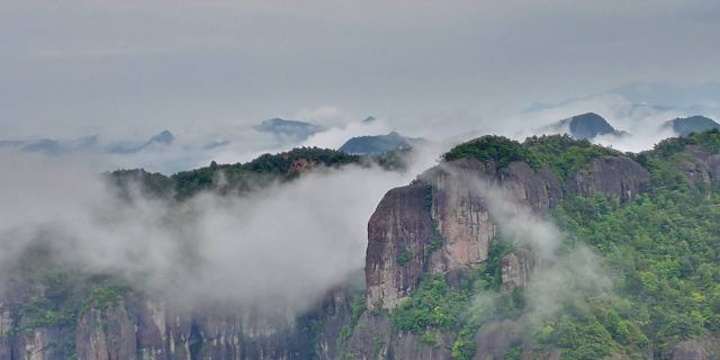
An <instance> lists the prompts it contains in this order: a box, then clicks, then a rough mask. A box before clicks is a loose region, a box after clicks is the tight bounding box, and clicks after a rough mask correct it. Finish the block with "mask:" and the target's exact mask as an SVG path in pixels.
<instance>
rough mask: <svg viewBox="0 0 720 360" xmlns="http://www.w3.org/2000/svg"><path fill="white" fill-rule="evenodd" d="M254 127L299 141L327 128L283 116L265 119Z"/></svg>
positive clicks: (260, 130)
mask: <svg viewBox="0 0 720 360" xmlns="http://www.w3.org/2000/svg"><path fill="white" fill-rule="evenodd" d="M253 129H255V130H256V131H259V132H262V133H268V134H273V135H276V136H279V137H283V138H286V139H289V140H292V141H298V142H299V141H305V140H307V139H308V138H310V137H311V136H313V135H315V134H317V133H319V132H321V131H323V130H325V128H323V127H322V126H320V125H316V124H311V123H308V122H305V121H300V120H286V119H281V118H274V119H270V120H265V121H263V122H262V123H261V124H260V125H255V126H253Z"/></svg>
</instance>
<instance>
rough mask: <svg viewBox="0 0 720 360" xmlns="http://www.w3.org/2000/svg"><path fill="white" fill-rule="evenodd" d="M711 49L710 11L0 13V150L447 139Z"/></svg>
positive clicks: (291, 5)
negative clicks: (309, 129) (314, 124)
mask: <svg viewBox="0 0 720 360" xmlns="http://www.w3.org/2000/svg"><path fill="white" fill-rule="evenodd" d="M719 33H720V4H718V2H717V1H714V0H685V1H667V0H659V1H652V2H648V1H632V0H631V1H627V0H622V1H620V0H608V1H592V2H589V1H569V0H546V1H536V0H534V1H530V0H518V1H480V0H475V1H466V0H453V1H426V0H413V1H410V0H367V1H348V0H305V1H299V0H298V1H278V0H266V1H255V0H248V1H225V0H172V1H170V0H152V1H139V0H122V1H120V0H95V1H88V0H64V1H52V0H23V1H15V0H12V1H11V0H0V43H2V44H3V46H2V47H1V48H0V134H2V136H0V138H2V139H10V138H23V137H32V136H36V137H37V136H53V137H73V136H80V135H87V134H99V133H102V134H104V135H105V136H112V135H113V134H122V135H123V136H127V135H133V134H134V135H138V136H147V135H150V134H153V133H157V132H159V131H161V130H163V129H171V130H173V131H174V132H182V131H185V132H188V133H193V132H195V131H198V129H206V128H221V127H223V126H225V127H227V126H235V125H243V126H249V125H252V124H256V123H258V122H260V121H262V120H265V119H269V118H273V117H289V118H297V117H300V116H304V117H306V118H308V119H307V120H315V119H313V117H316V116H317V117H321V115H322V114H326V113H327V111H326V110H327V109H335V110H334V111H335V112H336V113H342V114H344V116H346V117H349V118H353V119H355V120H360V119H362V118H365V117H366V116H368V115H375V116H378V117H381V118H384V119H387V120H388V121H389V123H391V124H392V127H394V128H397V129H400V130H405V131H406V132H407V133H409V135H422V134H416V133H421V132H422V131H420V130H418V129H420V128H422V129H426V131H425V132H429V133H436V132H438V131H440V132H443V133H444V135H451V133H453V132H455V133H458V132H461V131H465V130H469V129H472V128H476V127H480V126H479V125H478V124H483V123H485V124H488V123H493V122H494V121H498V119H501V118H503V117H504V116H508V115H509V114H514V113H516V112H518V111H520V110H521V109H523V108H525V107H527V106H529V105H530V104H532V103H536V102H540V103H555V102H559V101H562V100H565V99H569V98H575V97H584V96H589V95H592V94H597V93H602V92H605V91H609V90H611V89H615V88H617V87H620V86H622V85H624V84H628V83H661V84H672V85H674V86H699V85H702V84H705V83H713V82H718V81H720V66H718V65H720V47H718V46H717V34H719ZM318 114H319V115H318ZM118 136H120V135H118Z"/></svg>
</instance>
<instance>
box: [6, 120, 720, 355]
mask: <svg viewBox="0 0 720 360" xmlns="http://www.w3.org/2000/svg"><path fill="white" fill-rule="evenodd" d="M358 162H359V163H360V164H361V162H360V157H357V156H352V155H347V154H344V153H341V152H337V151H333V150H322V149H296V150H293V151H291V152H288V153H283V154H277V155H269V154H268V155H264V156H262V157H260V158H258V159H256V160H254V161H252V162H249V163H245V164H234V165H218V164H214V163H213V164H211V165H210V166H209V167H206V168H202V169H198V170H195V171H193V172H186V173H181V174H176V175H175V176H173V177H169V178H168V177H165V176H163V175H159V174H148V173H145V172H142V171H134V172H122V173H116V174H114V175H110V176H115V177H117V179H120V180H118V184H119V186H121V187H122V186H123V185H122V184H123V183H124V182H125V180H122V179H129V178H132V177H139V178H141V179H143V181H142V182H141V183H142V184H144V186H147V188H146V189H145V190H146V191H150V192H153V191H157V192H158V193H159V194H167V195H168V196H177V198H176V201H178V202H182V201H183V199H184V196H187V194H192V193H197V192H200V191H204V190H209V189H216V190H217V191H218V192H219V193H221V194H222V193H223V191H222V189H217V187H218V186H223V185H224V184H227V183H231V184H235V185H237V186H240V187H242V186H243V185H242V184H244V183H245V184H255V183H256V181H257V180H258V179H259V178H257V177H254V176H258V175H261V176H264V175H273V176H279V177H280V178H275V177H271V178H269V179H267V178H266V180H268V181H269V183H274V182H276V181H278V179H282V181H293V179H296V178H297V177H301V176H304V174H305V173H307V172H308V171H312V170H313V168H314V167H320V168H321V167H323V166H337V167H340V166H342V165H343V164H348V163H358ZM219 173H224V174H228V176H229V179H222V181H221V180H219V176H218V174H219ZM243 179H246V180H248V181H246V182H243ZM249 180H251V181H249ZM235 185H234V186H235ZM153 189H154V190H153ZM179 189H185V190H184V191H186V193H185V195H183V196H180V195H178V192H179ZM233 190H234V189H228V191H227V193H228V194H230V193H233ZM349 190H353V189H349ZM248 191H251V190H248ZM270 195H272V194H263V196H270ZM228 196H231V195H228ZM309 205H314V204H309ZM250 210H252V209H250ZM338 211H340V209H338ZM263 215H264V214H263ZM272 215H273V214H269V216H272ZM718 217H720V131H718V130H713V131H709V132H704V133H699V134H697V133H696V134H691V135H688V136H687V137H682V138H673V139H668V140H664V141H662V142H661V143H659V144H658V145H657V146H656V147H655V148H654V149H653V150H651V151H646V152H643V153H640V154H630V153H620V152H617V151H615V150H612V149H609V148H604V147H600V146H596V145H592V144H590V143H589V142H587V141H578V140H575V139H573V138H571V137H570V136H567V135H554V136H542V137H531V138H528V139H526V140H525V141H524V142H522V143H520V142H517V141H514V140H510V139H507V138H504V137H501V136H484V137H480V138H477V139H474V140H471V141H468V142H466V143H463V144H461V145H458V146H456V147H454V148H453V149H451V150H450V151H449V152H447V153H446V154H445V155H444V156H443V158H442V162H441V163H439V164H438V165H437V166H435V167H432V168H430V169H428V170H426V171H425V172H423V173H422V174H420V175H419V176H418V177H417V178H416V179H415V180H414V181H412V182H411V183H410V184H408V185H405V186H401V187H398V188H395V189H391V190H389V191H388V192H387V193H386V194H385V196H384V197H383V198H382V199H381V200H380V202H379V203H378V205H377V207H376V209H375V211H374V212H373V213H372V214H371V215H370V219H369V222H368V224H367V234H368V239H367V240H368V242H367V249H366V253H365V254H366V258H365V267H364V277H365V286H364V287H357V286H354V285H353V284H351V283H348V284H344V285H339V286H338V287H337V289H334V290H332V291H330V292H328V293H327V294H318V296H317V297H318V299H320V300H318V301H317V303H316V304H315V306H312V307H310V308H308V309H307V310H306V311H304V312H303V313H301V314H300V315H298V316H289V315H288V314H287V313H285V312H283V311H281V310H278V313H279V314H272V315H267V314H266V313H261V312H253V311H252V310H245V311H240V310H233V309H232V308H230V309H228V308H224V307H221V306H208V307H200V308H193V309H187V308H183V307H180V308H173V307H172V306H171V301H170V300H172V299H166V301H163V299H159V298H157V297H153V296H150V295H148V294H146V293H145V292H144V291H143V286H142V285H138V284H134V285H133V284H128V283H126V282H123V279H121V278H114V277H113V276H112V274H103V275H102V276H99V275H96V276H80V275H79V274H78V272H79V271H81V269H82V266H79V267H77V268H76V267H71V268H70V269H66V270H63V269H62V268H60V269H58V268H57V267H56V266H57V265H56V263H55V262H53V256H54V255H55V252H54V251H48V249H43V248H42V247H41V246H40V244H38V246H35V247H33V248H31V249H30V250H29V251H28V252H26V253H24V254H23V256H22V258H20V259H17V260H18V261H17V266H18V269H4V271H6V272H9V273H11V274H12V275H13V276H11V279H12V281H10V282H9V283H8V284H3V285H5V286H4V287H3V290H4V292H3V293H2V294H1V295H0V300H1V301H0V314H2V320H3V321H2V322H1V323H0V330H1V331H0V334H2V335H3V336H2V337H0V358H2V359H28V360H29V359H46V360H61V359H62V360H65V359H68V358H70V359H84V360H101V359H103V360H104V359H153V360H160V359H187V358H189V359H217V360H225V359H228V360H230V359H323V360H326V359H327V360H330V359H398V360H400V359H421V360H425V359H427V360H429V359H443V360H444V359H448V360H449V359H643V358H653V359H679V360H683V359H686V360H695V359H712V358H716V357H717V355H718V347H717V344H719V343H720V327H719V326H718V324H719V319H720V318H719V317H718V310H717V309H720V288H719V286H718V279H720V265H718V256H720V255H719V252H718V248H720V247H719V246H718V245H720V240H718V236H717V234H718V233H719V232H720V226H719V225H718V222H717V218H718ZM283 220H284V219H278V223H282V222H283ZM359 221H363V222H364V221H366V217H364V216H363V217H362V219H359ZM298 231H300V229H298ZM191 239H192V236H190V237H189V238H187V239H184V238H183V239H182V241H191ZM189 245H190V248H191V249H195V248H194V247H192V244H189ZM62 254H65V253H64V252H63V253H62ZM60 258H61V259H62V258H63V257H62V256H60ZM340 261H344V259H340ZM80 265H81V264H80ZM278 266H283V264H278ZM188 281H189V280H188ZM181 285H182V284H180V286H181Z"/></svg>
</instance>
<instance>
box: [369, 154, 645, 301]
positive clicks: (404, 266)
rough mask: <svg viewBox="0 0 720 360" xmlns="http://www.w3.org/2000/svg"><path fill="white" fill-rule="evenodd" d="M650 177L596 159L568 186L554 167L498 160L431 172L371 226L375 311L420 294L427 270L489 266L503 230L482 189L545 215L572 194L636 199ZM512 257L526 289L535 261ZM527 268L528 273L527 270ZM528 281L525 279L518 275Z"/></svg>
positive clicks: (399, 194)
mask: <svg viewBox="0 0 720 360" xmlns="http://www.w3.org/2000/svg"><path fill="white" fill-rule="evenodd" d="M649 178H650V175H649V173H648V171H647V170H645V169H644V168H643V167H642V166H641V165H640V164H638V163H636V162H635V161H633V160H631V159H630V158H627V157H625V156H616V157H611V158H607V159H606V158H597V159H594V160H593V161H592V162H591V163H590V166H589V167H588V168H587V169H583V170H582V171H578V172H577V173H574V174H572V176H571V177H570V178H569V179H568V180H567V185H563V183H562V182H561V180H560V179H559V178H558V176H557V175H556V174H555V173H554V172H553V171H551V170H550V169H548V168H542V169H540V170H538V171H535V170H533V169H532V168H531V167H530V165H528V164H527V163H526V162H522V161H514V162H511V163H509V164H508V166H506V167H502V168H498V167H497V165H496V164H495V163H494V162H486V163H482V162H480V161H478V160H475V159H472V158H470V159H460V160H456V161H453V162H449V163H445V164H442V165H440V166H437V167H435V168H433V169H430V170H428V171H426V172H425V173H424V174H422V175H421V176H420V178H419V179H420V180H419V181H418V182H417V183H415V184H412V185H409V186H406V187H402V188H397V189H393V190H391V191H389V192H388V193H387V195H386V196H385V197H384V198H383V200H382V201H381V202H380V204H379V205H378V208H377V210H376V211H375V213H374V214H373V216H372V217H371V220H370V223H369V226H368V249H367V257H366V278H367V285H368V306H369V307H370V308H371V309H372V308H375V307H379V308H384V309H393V308H395V307H396V306H397V304H398V303H399V301H401V299H402V298H404V297H406V296H408V295H409V294H410V293H412V291H413V289H414V288H415V286H417V283H418V282H419V280H420V277H421V275H422V274H423V273H425V272H430V273H435V274H437V273H443V272H446V271H453V270H469V269H473V268H475V267H477V266H478V264H480V263H482V262H484V261H485V260H486V259H487V257H488V253H489V249H490V244H491V241H492V239H493V237H494V236H495V234H496V231H497V224H496V222H495V221H494V220H493V218H492V216H491V214H490V212H489V211H488V208H487V204H486V199H484V198H483V196H482V194H481V191H480V192H479V191H478V186H482V185H478V184H475V183H474V182H473V181H474V180H473V179H476V180H478V181H481V182H482V183H483V184H487V185H488V186H496V187H497V188H499V189H500V190H501V191H503V193H504V194H505V195H506V196H507V197H508V200H509V201H511V202H513V203H516V204H521V205H524V206H527V207H529V208H531V209H532V210H533V211H534V212H536V213H539V214H543V213H545V212H547V211H548V210H549V209H551V208H552V207H554V206H556V205H557V204H558V203H559V202H560V201H562V199H563V198H564V196H565V195H564V192H563V189H567V190H566V191H569V192H570V193H571V194H575V195H582V196H593V195H595V194H598V193H602V194H606V195H607V196H611V197H617V198H620V199H621V200H629V199H631V198H632V197H633V196H635V195H637V194H639V193H641V192H642V191H644V186H645V184H646V183H647V181H648V180H649ZM520 256H521V258H519V259H511V258H509V259H508V262H507V265H508V266H510V265H515V266H518V268H516V269H514V270H513V271H519V273H517V274H512V275H511V274H510V273H508V281H509V282H513V281H515V282H517V284H516V285H508V287H509V288H511V287H513V286H523V285H522V284H525V283H526V282H527V279H526V278H525V277H526V276H527V274H528V273H529V272H531V270H532V269H534V267H535V265H534V263H531V262H528V261H529V259H531V258H532V257H531V256H529V257H523V256H524V255H522V254H520ZM523 267H525V268H523ZM518 276H520V277H518Z"/></svg>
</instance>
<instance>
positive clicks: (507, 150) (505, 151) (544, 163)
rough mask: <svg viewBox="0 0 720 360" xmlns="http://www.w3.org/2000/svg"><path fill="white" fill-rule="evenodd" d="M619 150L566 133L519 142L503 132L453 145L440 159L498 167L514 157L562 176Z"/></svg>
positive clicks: (563, 178) (530, 138) (536, 167)
mask: <svg viewBox="0 0 720 360" xmlns="http://www.w3.org/2000/svg"><path fill="white" fill-rule="evenodd" d="M619 154H620V153H619V152H617V151H614V150H612V149H608V148H603V147H599V146H594V145H592V144H591V143H590V142H589V141H587V140H575V139H573V138H571V137H570V136H568V135H551V136H533V137H529V138H527V139H526V140H525V142H524V143H522V144H521V143H519V142H517V141H514V140H510V139H508V138H505V137H502V136H483V137H480V138H477V139H475V140H471V141H469V142H466V143H464V144H461V145H458V146H456V147H454V148H453V149H452V150H450V151H449V152H448V153H446V154H445V155H444V156H443V159H444V160H445V161H453V160H458V159H462V158H474V159H477V160H479V161H482V162H490V161H492V162H494V163H495V166H496V167H497V168H504V167H507V166H508V165H509V164H510V163H512V162H514V161H524V162H526V163H527V164H528V165H530V167H532V168H533V169H534V170H535V171H538V170H540V169H543V168H548V169H550V170H552V171H553V172H555V174H557V176H558V178H560V180H565V179H567V177H568V175H570V174H572V173H575V172H578V171H582V170H586V169H588V168H589V166H590V164H592V161H593V160H594V159H596V158H601V157H609V156H617V155H619Z"/></svg>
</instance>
